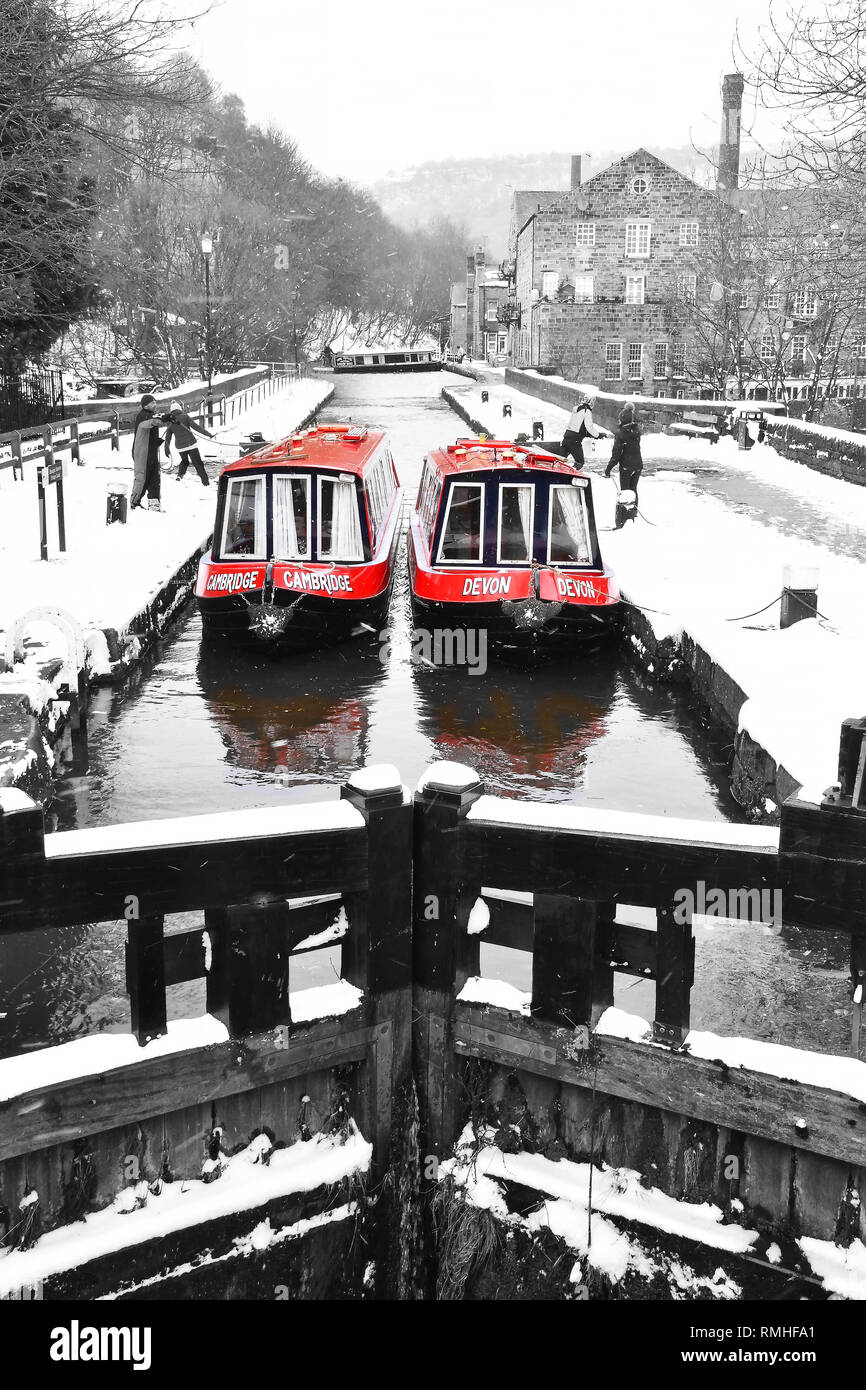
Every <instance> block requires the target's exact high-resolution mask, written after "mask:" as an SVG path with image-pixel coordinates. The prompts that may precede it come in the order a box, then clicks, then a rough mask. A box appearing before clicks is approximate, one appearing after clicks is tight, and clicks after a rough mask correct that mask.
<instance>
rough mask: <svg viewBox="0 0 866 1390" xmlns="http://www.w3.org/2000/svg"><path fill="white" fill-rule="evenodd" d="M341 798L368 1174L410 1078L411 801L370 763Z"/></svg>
mask: <svg viewBox="0 0 866 1390" xmlns="http://www.w3.org/2000/svg"><path fill="white" fill-rule="evenodd" d="M340 796H341V798H342V799H343V800H344V801H349V802H350V803H351V804H352V805H353V806H355V807H357V809H358V810H359V811H360V812H361V815H362V816H363V817H364V820H365V822H366V825H367V884H368V887H367V890H366V891H365V892H364V893H359V894H351V895H350V897H349V901H348V903H347V915H348V918H349V936H348V938H344V945H343V964H342V970H341V974H342V975H343V976H344V977H345V978H346V979H348V980H350V981H351V983H352V984H355V985H357V986H358V987H360V988H363V989H365V990H366V991H367V994H368V996H369V999H370V1007H371V1012H372V1021H373V1024H374V1028H375V1041H374V1044H373V1047H372V1050H371V1057H370V1061H369V1064H368V1068H367V1075H368V1092H367V1094H368V1100H367V1104H368V1108H369V1115H370V1128H371V1135H372V1137H374V1141H375V1142H374V1147H373V1176H374V1179H375V1180H376V1181H381V1179H382V1178H383V1177H384V1176H385V1174H386V1172H387V1171H388V1168H389V1163H390V1156H391V1134H392V1123H393V1121H394V1120H395V1118H397V1119H399V1121H400V1123H402V1122H403V1120H404V1119H405V1114H406V1108H407V1105H408V1098H409V1091H410V1088H411V1087H410V1083H411V1078H412V803H411V800H410V799H409V797H408V796H406V795H405V794H404V789H403V785H402V783H401V781H400V774H399V773H398V771H397V769H396V768H395V767H392V766H390V765H385V766H380V767H367V768H363V769H361V771H360V772H357V773H355V774H354V775H353V776H352V777H351V778H350V780H349V781H348V783H347V784H346V785H345V786H344V787H342V788H341V791H340ZM392 1253H393V1252H392Z"/></svg>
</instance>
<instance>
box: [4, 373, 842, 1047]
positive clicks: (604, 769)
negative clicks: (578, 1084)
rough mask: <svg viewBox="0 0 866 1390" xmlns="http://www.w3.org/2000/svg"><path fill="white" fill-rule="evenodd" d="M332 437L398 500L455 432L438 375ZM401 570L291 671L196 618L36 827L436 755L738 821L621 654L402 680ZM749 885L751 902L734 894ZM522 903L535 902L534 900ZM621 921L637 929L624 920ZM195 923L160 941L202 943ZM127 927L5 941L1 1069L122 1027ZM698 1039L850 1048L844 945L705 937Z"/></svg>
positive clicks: (323, 786)
mask: <svg viewBox="0 0 866 1390" xmlns="http://www.w3.org/2000/svg"><path fill="white" fill-rule="evenodd" d="M335 381H336V384H337V393H336V396H335V397H334V399H333V401H332V403H331V405H330V406H329V408H328V409H327V410H326V411H324V412H323V413H322V417H321V418H322V419H323V420H346V419H351V421H352V422H353V423H357V424H371V425H377V426H382V427H384V428H385V429H387V430H388V431H389V433H390V436H391V442H392V447H393V451H394V455H395V459H396V460H397V465H398V469H399V471H400V474H401V479H402V481H403V484H404V487H405V489H406V494H407V497H408V498H412V497H414V494H415V491H416V490H417V486H418V481H419V478H420V471H421V466H422V461H423V457H424V454H425V452H426V451H427V450H428V449H429V448H431V447H432V446H435V445H437V444H445V443H447V442H449V441H450V440H453V439H454V438H455V437H456V436H457V435H458V434H459V433H462V432H463V429H464V427H463V425H462V423H461V422H460V421H459V420H458V418H457V417H456V416H455V415H454V414H453V413H452V412H451V411H450V410H449V408H448V407H447V406H446V405H445V404H444V402H443V401H442V400H441V397H440V392H441V388H442V385H443V375H442V374H440V373H418V374H414V373H413V374H406V375H389V376H387V377H377V376H374V375H365V376H360V377H357V378H351V377H348V378H347V377H336V378H335ZM411 637H412V624H411V618H410V610H409V604H408V589H407V576H406V569H405V564H404V563H403V562H402V561H401V565H400V570H399V575H398V579H397V583H396V586H395V592H394V598H393V603H392V609H391V618H390V625H389V628H388V629H387V630H383V632H382V633H379V634H372V635H371V636H370V638H369V640H367V641H365V642H363V643H359V644H354V645H347V646H343V647H339V648H336V649H333V650H330V651H325V652H320V653H314V654H310V655H306V656H302V657H294V658H291V659H288V660H285V659H283V660H272V659H269V658H266V657H263V656H259V657H256V656H254V655H251V654H247V653H240V652H221V653H215V652H213V651H211V650H207V651H206V650H204V649H203V648H202V646H201V628H200V623H199V620H198V617H197V614H196V613H195V611H194V609H193V608H192V607H190V608H189V610H188V611H187V613H186V614H185V615H184V616H183V618H182V619H181V621H180V622H179V623H178V625H177V626H176V627H175V629H174V630H173V633H172V635H171V636H170V637H169V638H167V639H166V640H164V641H163V642H162V643H160V645H159V646H158V648H157V649H155V651H154V652H152V653H151V655H150V657H149V658H148V660H147V661H146V663H145V665H144V666H143V667H142V669H141V670H140V671H138V672H136V674H135V676H134V677H133V678H132V679H130V681H129V682H128V684H127V685H126V686H125V687H124V688H123V689H122V690H119V691H108V690H104V691H99V692H97V693H96V695H95V698H94V700H93V703H92V705H91V709H90V715H89V759H88V765H87V768H86V770H81V771H78V772H75V773H73V772H71V771H70V772H68V773H67V774H66V775H64V776H62V777H61V779H60V781H59V783H58V786H57V789H56V795H55V797H54V799H53V801H52V802H51V804H50V806H49V807H48V808H47V817H48V824H49V828H50V829H52V830H65V829H73V828H83V827H86V826H94V825H106V824H116V823H120V822H124V821H130V820H149V819H153V818H158V817H165V816H176V815H185V814H191V813H192V814H194V813H196V812H202V811H216V810H231V809H234V808H241V807H249V806H265V805H268V804H277V803H280V802H284V801H286V800H287V799H288V800H316V799H330V798H332V797H334V796H335V795H337V792H336V790H335V788H336V787H338V785H339V783H340V782H341V781H343V780H345V779H346V778H347V777H348V776H349V774H350V773H351V772H353V771H354V770H355V769H357V768H358V767H360V766H361V765H362V764H364V763H369V762H373V763H377V762H390V763H395V764H396V765H397V767H398V768H399V769H400V772H401V774H402V777H403V780H404V781H405V782H406V783H407V784H408V785H409V786H410V787H414V785H415V784H416V783H417V780H418V778H419V777H420V775H421V773H422V771H423V770H424V768H425V767H426V766H427V765H428V764H429V763H430V762H431V761H433V760H434V759H436V758H443V757H444V758H451V759H457V760H459V761H461V762H465V763H469V764H470V765H471V766H473V767H474V768H476V769H477V770H478V772H479V773H480V774H481V775H482V777H483V778H484V780H485V782H486V784H487V786H488V789H489V790H491V791H494V792H496V793H500V794H502V795H506V796H522V797H533V798H536V799H538V800H543V801H554V802H566V803H568V802H572V803H579V804H583V805H592V806H598V807H609V808H612V809H619V810H629V811H643V812H652V813H655V814H658V815H672V816H674V815H675V816H688V817H695V818H698V819H705V820H727V821H731V820H737V819H740V818H741V813H740V811H739V808H738V807H737V806H736V804H735V803H734V802H733V800H732V798H731V796H730V794H729V792H728V788H727V772H726V769H727V762H728V755H729V750H728V749H726V748H725V747H723V746H722V745H721V744H720V743H719V742H718V741H716V740H715V739H714V738H713V737H712V736H711V735H710V734H709V733H708V732H707V730H706V728H705V727H704V726H703V724H702V723H701V721H700V719H699V718H698V717H697V716H696V714H695V712H694V710H693V709H692V708H691V707H690V704H689V700H688V696H687V695H686V694H685V693H684V692H682V691H681V690H678V689H675V688H672V687H667V686H657V687H656V686H653V685H652V684H651V683H650V682H648V681H647V679H646V678H645V677H644V676H642V675H641V674H639V673H637V672H636V671H635V670H634V669H633V668H632V667H631V666H630V665H628V664H627V662H626V661H625V659H624V657H623V655H622V653H620V652H617V651H613V652H610V653H608V654H606V655H603V656H596V657H592V658H589V659H583V660H582V661H581V660H572V661H569V662H566V663H564V664H561V665H552V666H549V667H545V668H543V669H540V670H538V671H520V670H515V669H513V668H508V667H497V666H495V665H492V664H491V665H490V667H489V668H488V669H487V670H486V671H485V672H483V673H481V672H480V671H478V672H473V671H471V670H469V669H457V668H455V669H446V670H436V669H432V668H430V667H428V666H426V665H423V664H418V663H416V662H413V661H412V659H411V650H412V640H411ZM743 886H744V887H748V886H749V885H743ZM528 887H530V885H529V884H527V888H528ZM620 917H621V918H622V919H623V920H630V921H635V922H644V923H648V921H649V919H648V917H647V914H645V913H644V914H642V913H640V912H639V911H637V910H634V909H633V910H630V911H629V910H625V909H623V910H621V911H620ZM199 920H200V919H199V918H197V917H195V916H194V915H192V914H187V915H185V916H183V917H180V916H179V917H177V918H172V919H170V921H168V922H167V924H166V928H167V930H171V929H173V928H179V927H181V926H184V927H188V926H193V925H196V924H197V922H198V921H199ZM124 938H125V924H123V923H117V922H115V923H103V924H97V925H94V926H91V927H85V928H75V929H63V930H60V931H55V932H35V933H27V934H20V935H13V936H5V937H0V1056H4V1055H9V1054H11V1053H15V1052H20V1051H23V1050H25V1049H28V1048H34V1047H39V1046H45V1045H46V1044H47V1043H59V1042H63V1041H66V1040H68V1039H69V1038H72V1037H76V1036H80V1035H81V1034H84V1033H91V1032H95V1031H98V1030H101V1029H108V1030H112V1031H115V1030H120V1031H123V1030H125V1029H126V1028H127V1027H128V1005H127V1000H126V994H125V988H124V977H123V941H124ZM696 938H697V949H696V978H695V987H694V990H693V995H692V1025H693V1027H696V1028H701V1029H707V1030H710V1031H714V1032H719V1033H728V1034H743V1035H748V1036H751V1037H757V1038H764V1039H768V1040H771V1041H777V1042H784V1043H788V1044H791V1045H798V1046H801V1047H811V1048H814V1049H815V1050H818V1051H830V1052H845V1051H846V1050H847V1044H848V1035H849V1023H848V1007H847V994H846V979H847V954H846V952H847V945H846V943H845V942H844V941H843V940H841V939H838V938H836V937H833V936H831V935H829V934H824V933H817V932H815V933H802V932H797V931H795V930H792V929H790V928H787V927H761V926H758V925H746V924H744V925H740V924H736V923H720V922H717V923H711V922H707V923H706V924H700V925H698V926H697V929H696ZM528 962H529V958H528V957H527V956H524V955H522V953H518V952H511V951H504V950H498V949H497V948H487V949H485V950H483V952H482V970H483V972H484V973H485V974H491V975H498V976H500V977H502V978H506V979H508V980H509V982H510V983H513V984H515V985H518V986H519V987H521V988H524V989H528V988H529V987H530V980H529V965H528ZM338 969H339V950H338V948H336V949H332V950H331V951H322V952H315V953H311V954H310V955H309V956H305V957H303V959H302V960H301V961H299V962H297V963H296V962H294V961H293V963H292V972H293V973H292V979H291V988H292V989H293V990H294V989H299V988H303V987H305V986H308V985H314V984H322V983H326V982H328V981H331V980H333V978H334V975H335V972H336V971H338ZM170 996H171V997H170V1001H169V1002H170V1012H169V1016H170V1017H181V1016H186V1015H189V1014H191V1013H198V1012H202V1011H203V1009H204V987H203V982H195V983H194V984H189V985H183V986H177V987H175V988H173V989H172V990H171V991H170ZM616 1002H617V1004H618V1006H619V1007H621V1008H623V1009H626V1010H628V1011H629V1012H632V1013H637V1014H642V1015H643V1016H644V1017H645V1018H651V1017H652V1006H653V987H652V985H651V984H647V983H646V982H642V981H631V980H629V979H627V978H626V977H619V980H618V989H617V998H616Z"/></svg>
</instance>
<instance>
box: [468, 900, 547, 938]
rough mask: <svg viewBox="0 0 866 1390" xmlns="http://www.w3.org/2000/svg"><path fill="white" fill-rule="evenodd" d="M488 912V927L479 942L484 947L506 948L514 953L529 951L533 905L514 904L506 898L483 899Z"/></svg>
mask: <svg viewBox="0 0 866 1390" xmlns="http://www.w3.org/2000/svg"><path fill="white" fill-rule="evenodd" d="M484 901H485V903H486V904H487V907H488V909H489V911H490V925H489V926H488V927H487V928H486V929H485V931H484V933H483V935H482V937H481V940H482V942H483V944H484V945H486V946H508V947H509V948H510V949H511V950H514V951H531V950H532V945H533V933H534V930H535V928H534V922H533V912H534V909H533V905H532V903H515V902H511V901H509V899H508V898H488V897H485V898H484Z"/></svg>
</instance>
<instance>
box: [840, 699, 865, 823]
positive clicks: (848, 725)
mask: <svg viewBox="0 0 866 1390" xmlns="http://www.w3.org/2000/svg"><path fill="white" fill-rule="evenodd" d="M839 798H840V800H842V801H849V800H850V802H851V806H852V808H853V809H855V810H864V809H866V719H845V720H843V721H842V730H841V736H840V739H839Z"/></svg>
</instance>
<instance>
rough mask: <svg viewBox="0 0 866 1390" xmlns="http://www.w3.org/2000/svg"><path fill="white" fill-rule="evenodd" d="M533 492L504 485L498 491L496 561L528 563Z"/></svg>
mask: <svg viewBox="0 0 866 1390" xmlns="http://www.w3.org/2000/svg"><path fill="white" fill-rule="evenodd" d="M534 512H535V488H534V487H532V486H531V485H526V484H524V483H519V484H518V483H515V484H510V483H504V484H503V485H502V487H501V488H500V489H499V551H498V554H497V559H498V560H500V561H505V562H511V563H512V564H517V563H520V564H527V563H528V561H530V560H531V559H532V523H533V515H534Z"/></svg>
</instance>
